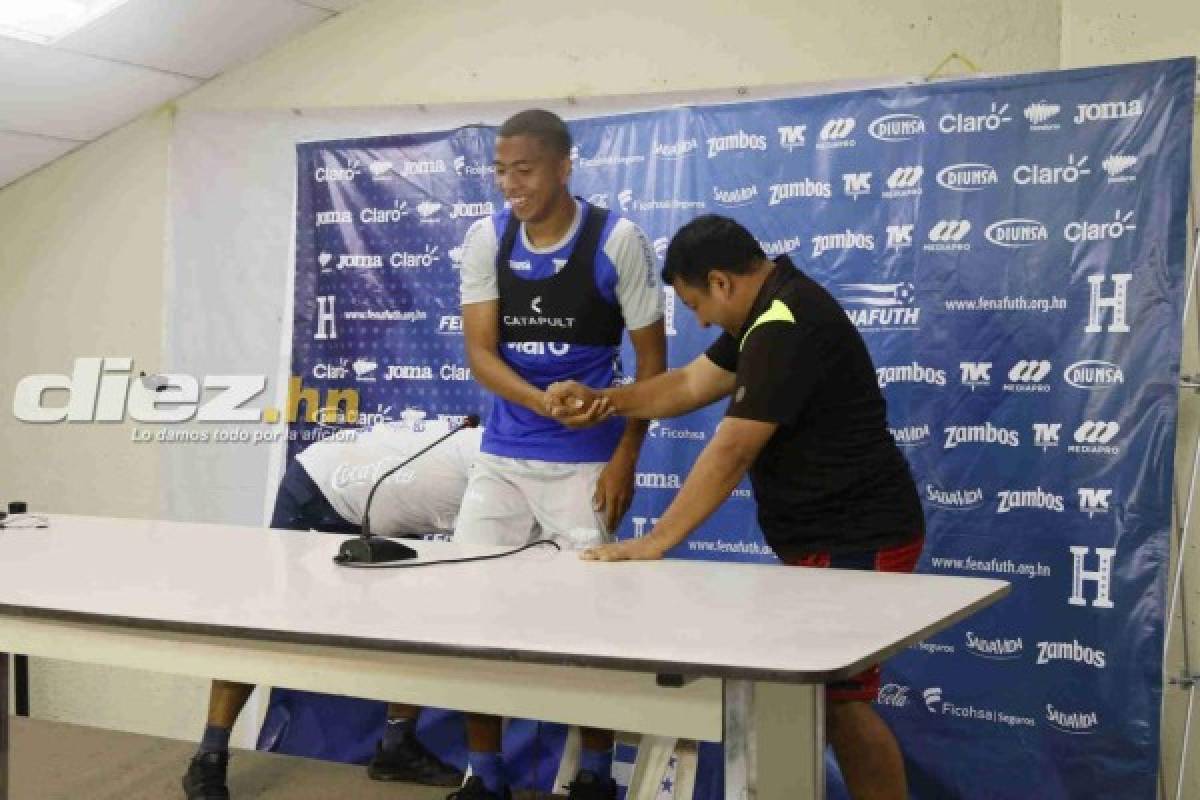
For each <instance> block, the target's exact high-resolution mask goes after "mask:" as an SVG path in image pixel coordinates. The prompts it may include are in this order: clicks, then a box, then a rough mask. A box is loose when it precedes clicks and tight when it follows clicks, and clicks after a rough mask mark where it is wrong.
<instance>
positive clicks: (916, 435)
mask: <svg viewBox="0 0 1200 800" xmlns="http://www.w3.org/2000/svg"><path fill="white" fill-rule="evenodd" d="M888 432H890V433H891V434H892V439H894V440H895V442H896V446H897V447H904V448H910V447H920V446H921V445H925V444H929V441H930V439H931V437H932V435H933V434H932V433H931V432H930V430H929V426H928V425H905V426H903V427H900V428H888Z"/></svg>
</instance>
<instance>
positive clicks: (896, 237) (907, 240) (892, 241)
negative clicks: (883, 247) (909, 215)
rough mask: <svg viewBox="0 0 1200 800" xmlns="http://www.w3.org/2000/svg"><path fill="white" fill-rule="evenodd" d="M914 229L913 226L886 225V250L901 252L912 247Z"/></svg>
mask: <svg viewBox="0 0 1200 800" xmlns="http://www.w3.org/2000/svg"><path fill="white" fill-rule="evenodd" d="M914 227H915V226H914V225H888V226H887V249H888V250H902V249H904V248H905V247H912V244H913V228H914Z"/></svg>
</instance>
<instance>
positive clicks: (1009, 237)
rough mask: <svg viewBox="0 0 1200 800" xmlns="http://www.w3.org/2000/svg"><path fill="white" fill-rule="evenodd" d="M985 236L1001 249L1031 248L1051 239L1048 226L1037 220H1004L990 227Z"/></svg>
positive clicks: (984, 233)
mask: <svg viewBox="0 0 1200 800" xmlns="http://www.w3.org/2000/svg"><path fill="white" fill-rule="evenodd" d="M983 235H984V237H986V238H987V240H988V241H989V242H991V243H992V244H994V245H998V246H1000V247H1029V246H1030V245H1034V244H1037V243H1039V242H1044V241H1046V240H1047V239H1048V238H1050V233H1049V231H1047V230H1046V226H1045V225H1044V224H1042V223H1041V222H1038V221H1037V220H1036V219H1002V220H1000V221H999V222H993V223H992V224H991V225H989V226H988V227H987V230H985V231H984V232H983Z"/></svg>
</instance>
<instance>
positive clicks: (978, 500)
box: [925, 483, 983, 511]
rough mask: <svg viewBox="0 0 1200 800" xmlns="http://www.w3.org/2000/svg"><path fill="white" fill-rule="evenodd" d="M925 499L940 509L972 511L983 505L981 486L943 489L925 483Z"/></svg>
mask: <svg viewBox="0 0 1200 800" xmlns="http://www.w3.org/2000/svg"><path fill="white" fill-rule="evenodd" d="M925 501H926V502H927V503H928V504H929V505H931V506H933V507H934V508H937V509H941V510H942V511H974V510H975V509H977V508H979V507H981V506H982V505H983V488H982V487H979V486H976V487H974V488H971V489H943V488H942V487H940V486H934V485H933V484H932V483H927V484H925Z"/></svg>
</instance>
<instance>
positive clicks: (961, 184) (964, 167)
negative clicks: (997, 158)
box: [937, 161, 1000, 192]
mask: <svg viewBox="0 0 1200 800" xmlns="http://www.w3.org/2000/svg"><path fill="white" fill-rule="evenodd" d="M937 182H938V185H940V186H941V187H942V188H943V189H950V190H951V191H954V192H978V191H980V190H981V189H986V188H987V187H989V186H995V185H996V184H998V183H1000V176H999V175H998V174H996V168H995V167H993V166H992V165H991V164H984V163H981V162H977V161H967V162H964V163H962V164H951V165H950V166H948V167H943V168H942V169H940V170H938V173H937Z"/></svg>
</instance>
